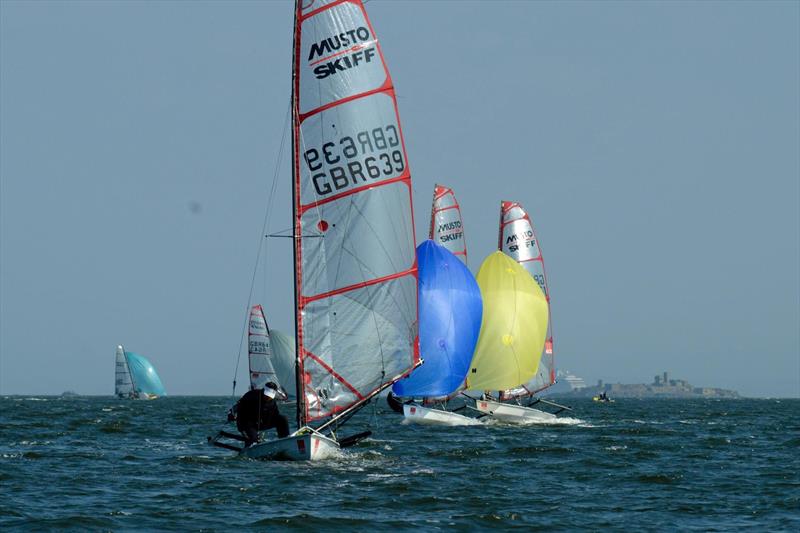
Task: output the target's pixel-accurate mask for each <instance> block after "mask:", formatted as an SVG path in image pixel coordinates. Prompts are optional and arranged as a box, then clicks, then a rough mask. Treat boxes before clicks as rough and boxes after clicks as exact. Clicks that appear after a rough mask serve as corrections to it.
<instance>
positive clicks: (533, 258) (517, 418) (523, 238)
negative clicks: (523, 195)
mask: <svg viewBox="0 0 800 533" xmlns="http://www.w3.org/2000/svg"><path fill="white" fill-rule="evenodd" d="M498 248H499V249H500V250H501V251H502V252H503V253H505V254H506V255H508V256H509V257H511V258H512V259H513V260H515V261H516V262H517V263H519V264H520V265H521V266H522V267H523V268H524V269H525V270H526V271H528V273H529V274H530V275H531V277H532V278H533V279H534V281H535V282H536V283H537V284H538V285H539V288H540V289H541V290H542V293H543V294H544V297H545V300H546V301H547V319H548V320H547V333H546V336H545V341H544V351H543V353H542V354H541V358H540V359H539V366H538V369H537V371H536V373H535V374H534V376H533V377H532V378H531V379H530V380H529V381H528V382H527V383H524V384H523V385H521V386H519V387H515V388H513V389H510V390H504V391H501V392H500V400H501V401H494V400H488V399H487V400H482V401H479V402H477V408H478V409H479V410H480V411H481V412H483V413H485V414H489V415H491V416H493V417H494V418H498V419H501V420H504V421H506V422H547V421H552V420H554V419H555V418H556V416H555V415H556V414H557V413H559V412H561V411H563V410H564V409H568V408H567V407H564V406H561V405H557V404H552V403H551V402H548V401H546V400H534V401H533V402H532V403H531V404H530V405H533V404H536V403H540V402H543V403H546V404H550V405H554V406H556V407H558V408H560V410H559V411H556V412H555V413H550V412H547V411H542V410H539V409H533V408H532V407H530V405H527V406H526V405H522V404H521V400H522V399H525V398H529V397H533V396H534V395H535V394H536V393H538V392H541V391H543V390H545V389H546V388H548V387H550V386H551V385H553V384H554V383H555V381H556V371H555V364H554V361H553V328H552V313H551V309H550V290H549V288H548V286H547V276H546V274H545V269H544V258H543V257H542V250H541V248H540V246H539V240H538V239H537V238H536V232H535V230H534V227H533V224H532V223H531V219H530V217H529V216H528V213H527V212H526V211H525V209H524V208H523V207H522V205H521V204H519V203H518V202H501V206H500V231H499V237H498ZM511 402H514V403H511Z"/></svg>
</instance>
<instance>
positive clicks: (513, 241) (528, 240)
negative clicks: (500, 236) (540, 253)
mask: <svg viewBox="0 0 800 533" xmlns="http://www.w3.org/2000/svg"><path fill="white" fill-rule="evenodd" d="M520 242H521V243H522V245H521V246H522V247H523V248H533V247H534V246H536V240H535V239H534V238H533V232H532V231H531V230H526V231H523V232H522V233H520V234H517V233H512V234H511V235H509V236H508V237H506V246H508V251H509V252H516V251H518V250H519V248H520Z"/></svg>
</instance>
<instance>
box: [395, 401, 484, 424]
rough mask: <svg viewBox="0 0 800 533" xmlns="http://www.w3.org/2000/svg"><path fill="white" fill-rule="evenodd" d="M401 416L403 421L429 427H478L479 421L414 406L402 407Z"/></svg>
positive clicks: (447, 412)
mask: <svg viewBox="0 0 800 533" xmlns="http://www.w3.org/2000/svg"><path fill="white" fill-rule="evenodd" d="M403 416H404V417H405V420H407V421H408V422H410V423H413V424H425V425H430V426H479V425H481V421H480V420H478V419H476V418H470V417H468V416H464V415H460V414H458V413H451V412H450V411H442V410H440V409H429V408H427V407H421V406H419V405H414V404H404V405H403Z"/></svg>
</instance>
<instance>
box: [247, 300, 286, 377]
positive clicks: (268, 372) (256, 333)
mask: <svg viewBox="0 0 800 533" xmlns="http://www.w3.org/2000/svg"><path fill="white" fill-rule="evenodd" d="M247 347H248V361H249V363H250V389H263V388H264V385H265V384H266V383H268V382H270V381H272V382H274V383H277V384H280V385H282V384H281V383H279V382H278V378H277V375H276V374H275V368H273V366H272V347H271V346H270V331H269V327H267V319H266V317H265V316H264V309H263V308H262V307H261V306H260V305H254V306H253V307H251V308H250V317H249V319H248V330H247Z"/></svg>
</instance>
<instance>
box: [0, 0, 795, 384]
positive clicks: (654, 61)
mask: <svg viewBox="0 0 800 533" xmlns="http://www.w3.org/2000/svg"><path fill="white" fill-rule="evenodd" d="M367 9H368V12H369V14H370V17H371V19H372V22H373V24H374V26H375V30H376V32H377V35H378V37H379V39H380V41H381V43H382V46H383V51H384V54H385V57H386V60H387V62H388V64H389V68H390V70H391V73H392V77H393V78H394V82H395V86H396V88H397V92H398V96H399V105H400V116H401V120H402V126H403V129H404V135H405V139H406V143H407V150H408V156H409V162H410V166H411V173H412V179H413V182H414V194H415V196H414V201H415V215H416V224H417V241H418V242H419V241H421V240H422V239H423V238H425V237H426V236H427V225H428V217H429V210H430V199H431V195H432V189H433V185H434V183H435V182H441V183H443V184H447V185H450V186H452V187H453V188H454V189H455V191H456V194H457V195H458V198H459V200H460V202H461V205H462V210H463V214H464V217H465V228H466V236H467V244H468V247H469V252H470V257H469V266H470V267H471V268H472V270H473V272H476V271H477V268H478V266H479V265H480V262H481V260H482V259H483V258H484V257H485V256H486V255H488V254H489V253H490V252H491V251H493V250H494V249H495V248H496V246H497V222H498V218H499V207H500V201H501V200H516V201H519V202H522V204H523V205H524V206H525V207H526V208H528V210H529V211H530V213H531V216H532V218H533V221H534V224H535V225H536V228H537V231H538V233H539V238H540V240H541V244H542V248H543V251H544V254H545V261H546V265H547V271H548V275H549V282H550V289H551V293H552V298H553V327H554V332H555V346H556V361H557V365H558V367H559V368H565V369H568V370H571V371H573V372H575V373H576V374H578V375H580V376H583V377H584V378H586V379H587V381H590V380H591V381H594V380H595V379H598V378H602V379H604V380H606V381H613V382H616V381H620V382H623V383H625V382H643V381H647V382H649V381H650V380H651V379H652V376H653V375H654V374H655V373H657V372H660V371H663V370H668V371H669V372H670V373H671V374H673V375H674V376H676V377H683V378H688V379H689V380H690V381H691V382H692V383H694V384H696V385H705V386H719V387H727V388H734V389H737V390H739V391H740V392H742V393H744V394H747V395H774V396H798V395H800V333H799V329H800V153H799V152H800V148H799V147H800V102H799V101H798V100H799V99H800V97H799V96H798V95H800V29H799V28H800V4H798V3H797V2H791V1H786V2H752V3H750V2H719V3H717V2H697V3H684V2H663V3H659V2H642V3H613V2H588V3H583V2H559V3H548V2H455V1H453V2H422V1H419V2H386V1H379V0H372V1H370V2H369V3H368V4H367ZM291 36H292V3H291V2H274V3H273V2H205V3H196V2H85V3H83V2H66V1H58V2H43V1H39V2H11V1H6V0H4V1H2V3H0V106H1V107H0V118H1V127H2V129H1V130H0V150H1V151H0V177H1V178H2V183H1V185H0V196H1V200H0V208H2V212H1V213H0V224H1V226H0V239H1V240H0V255H1V257H0V259H1V262H0V264H1V267H2V270H1V271H0V282H1V285H0V291H2V292H1V300H2V301H1V303H0V319H1V323H0V393H2V394H14V393H37V394H46V393H50V394H59V393H61V392H62V391H65V390H75V391H77V392H80V393H86V394H111V393H112V392H113V373H114V348H115V346H116V344H118V343H123V344H125V346H126V348H128V349H130V350H133V351H136V352H139V353H142V354H144V355H146V356H148V357H149V358H150V359H151V360H152V361H153V363H154V364H155V365H156V367H157V368H158V370H159V373H160V374H161V377H162V380H163V381H164V384H165V386H166V388H167V391H168V392H169V393H171V394H225V393H229V392H230V386H231V381H232V379H233V373H234V365H235V364H236V354H237V350H238V348H239V342H240V338H241V333H242V325H243V322H244V320H245V313H246V306H247V304H248V292H249V287H250V280H251V276H252V273H253V266H254V263H255V258H256V253H257V249H258V243H259V240H260V235H261V225H262V220H263V218H264V213H265V209H266V206H267V204H268V196H269V190H270V187H271V183H272V179H273V175H274V173H275V169H276V163H277V161H278V156H279V146H280V142H281V137H282V135H283V131H284V118H285V116H286V111H287V109H288V99H289V90H290V78H289V76H290V68H291V67H290V58H291ZM288 157H289V154H288V151H285V152H284V154H283V160H282V165H281V166H280V167H279V169H278V170H279V174H278V181H277V189H276V193H275V196H274V208H273V211H272V213H271V216H270V227H269V231H273V232H274V231H279V230H282V229H284V228H288V227H289V226H290V189H289V184H290V180H291V177H290V173H289V166H288ZM290 243H291V241H290V240H289V239H269V247H268V250H267V255H266V257H267V261H268V263H269V266H268V268H267V269H259V274H258V276H257V278H258V283H257V290H256V296H255V301H257V302H259V303H262V304H264V306H265V309H266V312H267V315H268V316H267V318H268V320H269V322H270V324H271V326H273V327H276V328H278V329H282V330H284V331H287V332H292V331H293V325H292V324H293V308H292V306H293V301H292V258H291V248H290ZM245 365H246V355H245V356H243V358H242V365H240V369H239V380H240V385H239V389H238V390H239V392H242V391H244V389H245V388H246V387H245V386H244V385H243V384H244V382H245V380H246V372H245V368H244V367H245Z"/></svg>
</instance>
